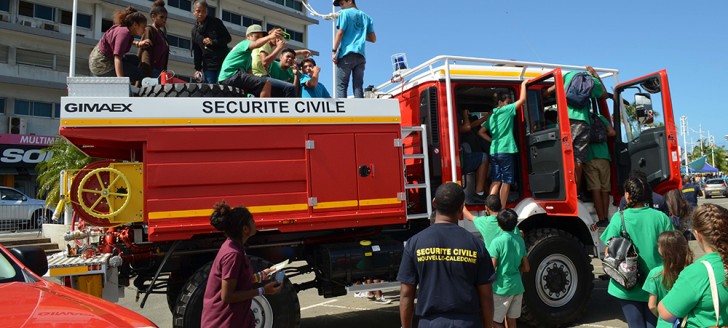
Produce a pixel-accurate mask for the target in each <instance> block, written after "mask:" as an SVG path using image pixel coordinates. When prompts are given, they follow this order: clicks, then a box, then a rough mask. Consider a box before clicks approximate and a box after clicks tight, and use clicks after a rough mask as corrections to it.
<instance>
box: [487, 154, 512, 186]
mask: <svg viewBox="0 0 728 328" xmlns="http://www.w3.org/2000/svg"><path fill="white" fill-rule="evenodd" d="M515 160H516V154H493V155H491V156H490V178H491V180H493V182H503V183H507V184H512V183H513V175H514V173H515V169H516V168H515V166H514V164H513V163H514V162H515Z"/></svg>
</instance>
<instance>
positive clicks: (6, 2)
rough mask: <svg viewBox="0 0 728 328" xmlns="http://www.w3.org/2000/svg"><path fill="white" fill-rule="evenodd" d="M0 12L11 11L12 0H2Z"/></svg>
mask: <svg viewBox="0 0 728 328" xmlns="http://www.w3.org/2000/svg"><path fill="white" fill-rule="evenodd" d="M0 10H2V11H8V12H9V11H10V0H0Z"/></svg>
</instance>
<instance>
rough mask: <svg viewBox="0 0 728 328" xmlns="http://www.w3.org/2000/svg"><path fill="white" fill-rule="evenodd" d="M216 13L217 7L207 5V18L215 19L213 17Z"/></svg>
mask: <svg viewBox="0 0 728 328" xmlns="http://www.w3.org/2000/svg"><path fill="white" fill-rule="evenodd" d="M216 12H217V7H213V6H210V5H209V4H208V5H207V16H211V17H217V16H215V13H216Z"/></svg>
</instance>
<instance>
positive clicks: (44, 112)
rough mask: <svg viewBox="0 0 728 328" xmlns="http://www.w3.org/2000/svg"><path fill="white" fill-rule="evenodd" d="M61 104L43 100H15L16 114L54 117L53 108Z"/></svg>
mask: <svg viewBox="0 0 728 328" xmlns="http://www.w3.org/2000/svg"><path fill="white" fill-rule="evenodd" d="M58 106H60V105H58V104H54V103H47V102H42V101H30V100H21V99H16V100H15V115H26V116H39V117H49V118H50V117H53V116H52V115H53V108H54V107H58Z"/></svg>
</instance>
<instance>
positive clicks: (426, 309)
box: [397, 182, 495, 328]
mask: <svg viewBox="0 0 728 328" xmlns="http://www.w3.org/2000/svg"><path fill="white" fill-rule="evenodd" d="M432 207H433V209H434V211H433V212H434V214H435V223H434V224H432V225H430V226H429V227H428V228H427V229H425V230H422V231H420V232H419V233H417V234H416V235H414V236H413V237H412V238H410V239H409V240H407V243H406V244H405V248H404V251H403V252H402V262H401V263H400V266H399V273H398V274H397V280H398V281H400V282H401V283H402V284H401V286H400V306H399V317H400V320H401V323H402V327H403V328H412V320H413V314H417V316H418V317H419V326H420V327H462V328H475V327H484V326H485V327H490V325H491V322H492V321H493V289H492V286H491V284H492V282H493V281H494V280H495V270H494V268H493V263H492V261H491V259H490V254H489V253H488V251H487V250H486V249H485V245H484V244H483V242H482V241H481V240H480V239H478V238H476V237H475V236H473V235H472V234H471V233H470V232H468V231H467V230H465V228H462V227H460V226H458V221H460V220H462V219H463V208H464V207H465V192H463V188H462V187H460V185H458V184H457V183H454V182H447V183H444V184H442V185H440V186H439V187H438V188H437V190H436V191H435V199H433V200H432ZM418 286H419V293H418V295H419V296H418V297H417V308H416V309H415V294H416V292H417V287H418Z"/></svg>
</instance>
